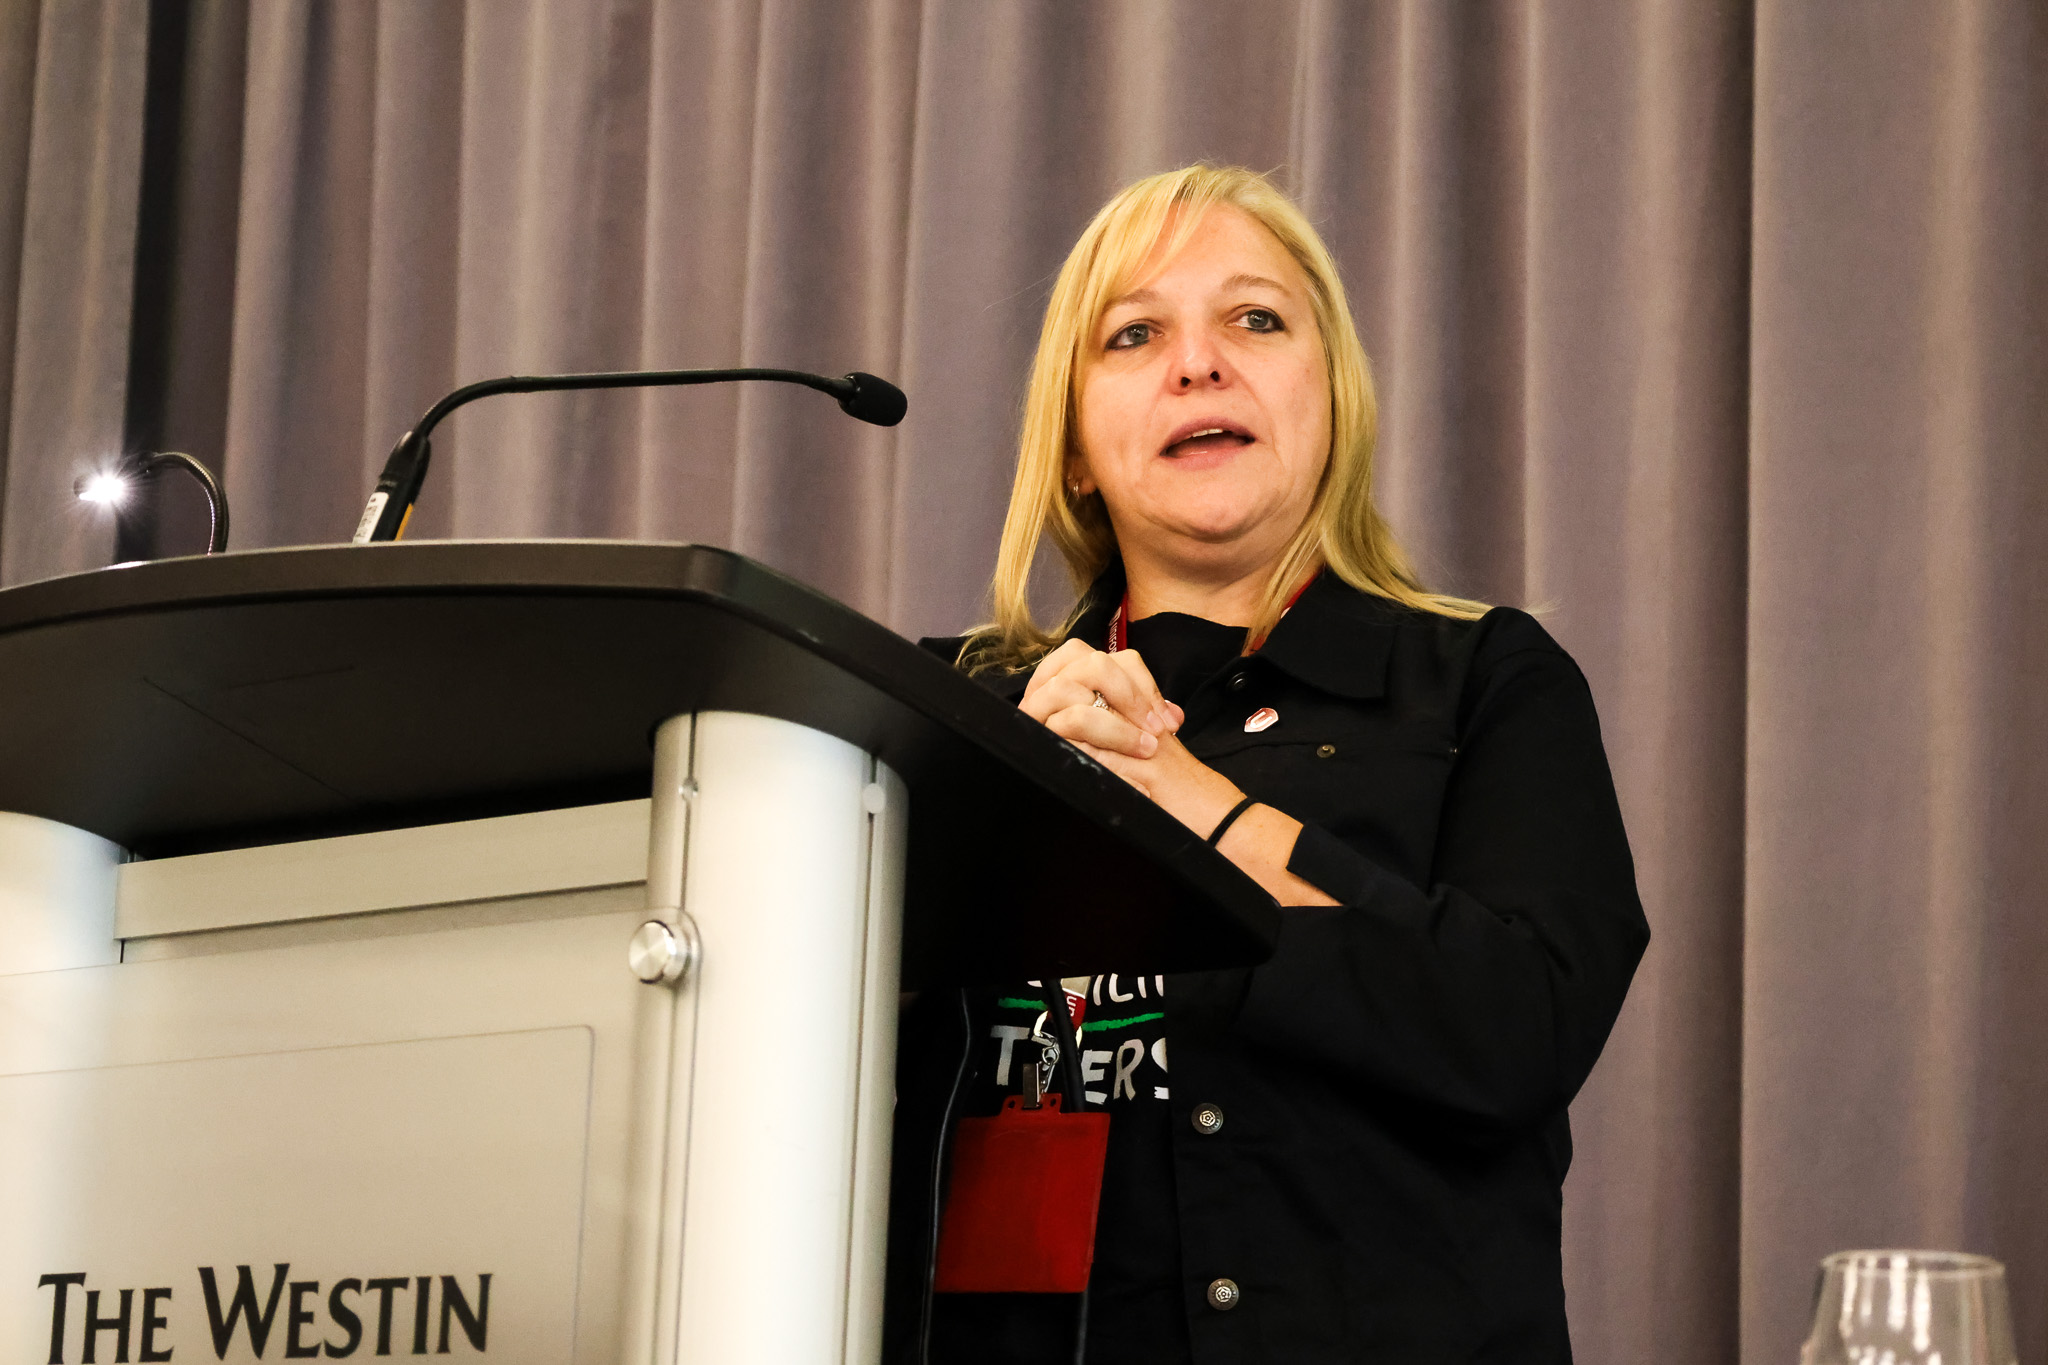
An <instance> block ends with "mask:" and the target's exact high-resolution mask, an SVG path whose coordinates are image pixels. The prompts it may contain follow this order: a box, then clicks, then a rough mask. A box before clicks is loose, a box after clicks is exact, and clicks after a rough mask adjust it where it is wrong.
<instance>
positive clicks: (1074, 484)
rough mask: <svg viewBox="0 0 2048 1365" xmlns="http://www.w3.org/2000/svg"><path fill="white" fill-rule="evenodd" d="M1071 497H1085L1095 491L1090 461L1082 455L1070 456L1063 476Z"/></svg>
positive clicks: (1068, 494)
mask: <svg viewBox="0 0 2048 1365" xmlns="http://www.w3.org/2000/svg"><path fill="white" fill-rule="evenodd" d="M1062 477H1063V478H1064V480H1065V483H1066V486H1067V496H1068V497H1070V498H1085V497H1087V496H1089V495H1090V494H1092V493H1093V492H1094V491H1095V480H1094V478H1093V477H1091V476H1090V475H1089V473H1088V462H1087V461H1086V460H1083V459H1082V458H1081V457H1080V456H1078V455H1075V456H1070V457H1069V458H1068V460H1067V469H1066V473H1065V474H1064V475H1063V476H1062Z"/></svg>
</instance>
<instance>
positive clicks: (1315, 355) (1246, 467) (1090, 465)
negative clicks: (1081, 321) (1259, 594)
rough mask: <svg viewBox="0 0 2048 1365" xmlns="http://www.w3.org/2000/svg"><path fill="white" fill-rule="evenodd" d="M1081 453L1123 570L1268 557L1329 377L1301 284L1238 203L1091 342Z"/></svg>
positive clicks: (1320, 437)
mask: <svg viewBox="0 0 2048 1365" xmlns="http://www.w3.org/2000/svg"><path fill="white" fill-rule="evenodd" d="M1087 348H1088V351H1087V354H1085V355H1084V358H1083V366H1082V370H1081V375H1080V381H1079V397H1078V408H1079V419H1080V420H1079V432H1078V436H1079V441H1078V444H1079V447H1080V450H1079V453H1078V456H1077V457H1076V458H1075V460H1074V462H1073V463H1072V465H1071V467H1070V468H1069V470H1068V478H1069V479H1070V480H1073V479H1078V480H1079V481H1080V484H1081V491H1082V492H1083V493H1089V492H1095V491H1100V492H1101V494H1102V500H1103V503H1104V505H1105V506H1106V507H1107V509H1108V511H1109V518H1110V522H1111V524H1112V525H1113V526H1114V527H1115V528H1116V535H1117V544H1118V547H1119V548H1120V549H1121V550H1122V552H1123V555H1124V558H1125V561H1126V563H1130V562H1131V561H1133V560H1134V559H1143V560H1145V561H1147V562H1148V564H1151V565H1156V566H1158V567H1159V568H1162V569H1165V570H1167V571H1168V572H1175V573H1178V574H1181V575H1186V576H1189V577H1199V578H1214V577H1217V576H1226V575H1227V576H1230V577H1241V576H1243V575H1245V574H1249V573H1253V572H1257V571H1258V570H1260V569H1262V568H1264V567H1265V566H1266V565H1268V564H1270V563H1271V562H1272V561H1273V560H1274V559H1275V558H1277V557H1278V555H1279V554H1280V552H1281V551H1282V550H1283V549H1284V548H1285V547H1286V545H1287V541H1288V539H1289V537H1291V536H1292V535H1293V534H1294V531H1295V528H1296V527H1298V526H1300V525H1301V521H1302V518H1303V517H1304V516H1306V515H1307V513H1308V508H1309V504H1310V502H1311V501H1313V500H1314V497H1315V491H1316V485H1317V483H1318V481H1319V480H1320V479H1321V478H1322V474H1323V466H1324V464H1325V463H1326V462H1327V461H1328V459H1329V453H1330V382H1329V376H1328V374H1327V372H1326V369H1325V366H1324V361H1323V343H1322V338H1321V336H1320V335H1319V334H1318V332H1317V330H1316V323H1315V314H1314V311H1313V309H1312V307H1311V305H1310V303H1309V294H1308V284H1307V280H1306V278H1305V277H1304V276H1303V274H1302V272H1301V269H1300V267H1299V266H1297V265H1296V264H1295V263H1294V258H1293V257H1291V256H1289V255H1288V254H1287V251H1286V249H1285V248H1283V247H1282V246H1281V245H1280V243H1279V241H1278V240H1277V239H1275V238H1274V236H1273V235H1272V234H1271V233H1270V232H1268V231H1266V229H1265V228H1264V227H1262V226H1260V225H1259V223H1258V221H1257V220H1256V219H1254V218H1252V217H1251V216H1250V215H1248V214H1246V213H1245V212H1244V211H1243V210H1241V209H1237V208H1232V207H1227V206H1225V207H1218V208H1215V209H1212V210H1210V211H1209V212H1208V214H1207V215H1206V216H1205V217H1204V218H1203V220H1202V222H1201V224H1200V225H1199V226H1198V227H1197V228H1196V229H1195V231H1194V233H1193V234H1192V235H1191V236H1190V237H1189V238H1188V241H1187V244H1186V245H1185V246H1184V247H1183V248H1182V249H1181V251H1180V253H1179V254H1178V255H1176V256H1175V257H1174V258H1173V259H1172V260H1170V261H1164V262H1161V261H1159V260H1158V259H1157V258H1156V255H1155V259H1154V260H1152V261H1150V262H1148V263H1147V269H1146V270H1145V272H1144V273H1143V274H1142V275H1141V278H1140V281H1139V283H1138V285H1137V287H1136V288H1135V289H1133V290H1132V291H1131V292H1130V293H1128V294H1126V295H1124V296H1123V297H1122V298H1119V299H1116V300H1114V301H1112V302H1111V303H1110V305H1109V308H1108V309H1107V311H1105V312H1104V313H1103V315H1102V321H1101V322H1100V323H1099V324H1098V325H1097V326H1096V328H1095V331H1094V333H1093V334H1092V335H1091V336H1090V337H1089V338H1088V341H1087Z"/></svg>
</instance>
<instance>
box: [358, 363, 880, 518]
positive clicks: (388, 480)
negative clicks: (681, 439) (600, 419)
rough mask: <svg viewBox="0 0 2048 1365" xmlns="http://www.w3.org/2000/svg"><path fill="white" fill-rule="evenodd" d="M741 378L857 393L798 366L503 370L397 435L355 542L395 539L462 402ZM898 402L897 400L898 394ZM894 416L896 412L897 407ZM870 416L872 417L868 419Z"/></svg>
mask: <svg viewBox="0 0 2048 1365" xmlns="http://www.w3.org/2000/svg"><path fill="white" fill-rule="evenodd" d="M740 379H766V380H772V381H775V382H779V383H784V384H801V385H803V386H804V387H805V388H807V389H816V390H817V391H818V392H819V393H824V394H830V395H831V396H832V397H834V398H836V399H838V400H839V402H840V405H841V406H842V407H845V406H846V405H847V404H848V403H849V402H852V401H854V400H853V399H852V397H850V395H852V394H854V393H855V392H856V390H855V388H854V386H853V385H852V384H851V383H850V382H849V380H847V379H828V378H826V377H825V376H824V375H820V374H810V373H807V372H805V371H803V370H767V369H737V370H603V371H597V372H595V373H590V374H508V375H506V376H504V377H503V378H500V379H483V380H479V381H478V382H476V383H474V384H465V385H463V386H462V387H461V388H459V389H457V390H455V391H454V392H453V393H450V394H449V395H447V396H446V397H445V398H443V399H441V400H440V401H439V402H438V403H435V404H434V406H432V407H430V408H428V409H427V410H426V413H425V414H424V415H423V416H422V417H421V418H420V420H419V421H418V423H416V424H415V425H414V427H413V429H412V430H411V431H408V432H406V433H405V435H403V436H401V437H399V438H398V444H397V445H395V446H393V447H392V448H391V457H390V458H389V459H388V460H386V461H385V462H384V472H383V473H382V474H381V475H379V476H378V479H377V490H376V491H375V492H374V493H372V494H371V495H370V505H369V506H368V507H366V508H364V509H363V518H362V521H361V522H360V523H358V525H357V526H356V533H355V537H354V539H355V543H356V544H358V545H364V544H368V543H370V542H371V541H379V540H396V539H398V537H399V535H400V534H401V533H402V532H403V531H404V530H405V521H406V517H407V516H408V515H409V514H410V513H411V511H412V505H413V502H414V500H415V499H417V498H418V497H419V491H420V485H421V484H422V483H423V482H425V480H426V477H427V461H428V460H429V459H430V458H431V456H432V453H433V447H432V445H431V444H430V442H429V440H428V438H429V437H430V436H431V435H432V433H433V430H434V428H435V427H436V426H437V425H439V423H440V421H441V419H442V418H444V417H446V416H447V415H448V414H449V413H451V412H453V411H455V410H456V409H457V408H459V407H461V406H463V405H464V404H466V403H473V402H475V401H476V400H477V399H479V398H489V397H491V396H492V395H494V394H500V393H548V392H554V391H562V390H572V389H648V388H667V387H671V386H674V385H679V384H724V383H730V382H731V381H733V380H740ZM899 402H900V399H899ZM898 415H899V416H900V415H901V410H900V408H899V409H898ZM869 420H873V419H869Z"/></svg>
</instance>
